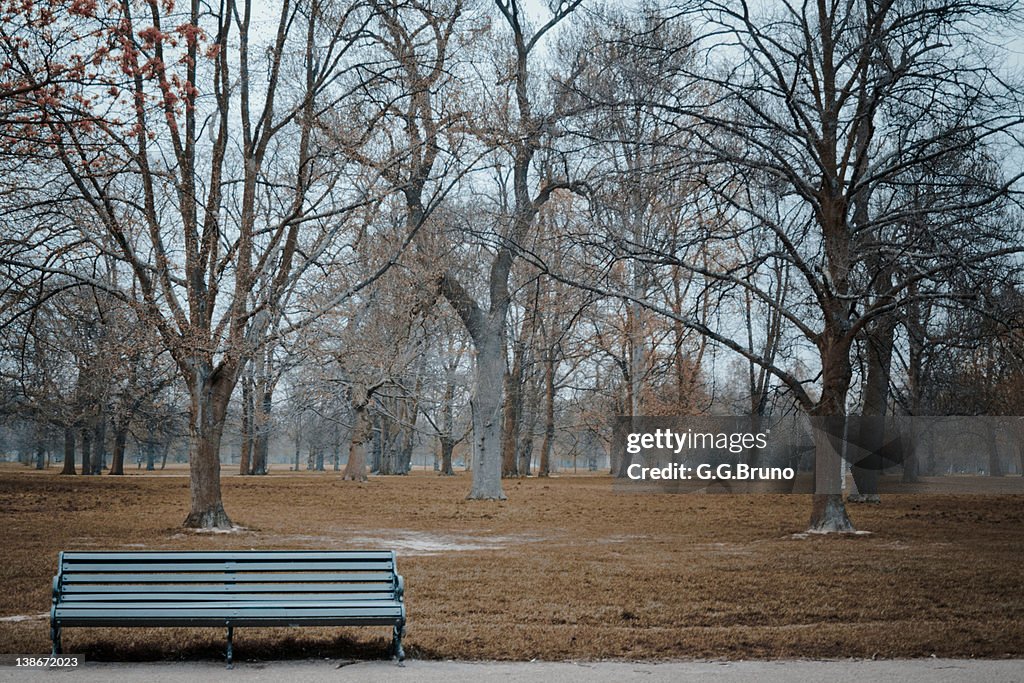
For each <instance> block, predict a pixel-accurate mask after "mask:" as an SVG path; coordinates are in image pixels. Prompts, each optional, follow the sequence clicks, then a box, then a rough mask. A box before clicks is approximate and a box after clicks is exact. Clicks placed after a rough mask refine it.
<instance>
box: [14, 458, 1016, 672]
mask: <svg viewBox="0 0 1024 683" xmlns="http://www.w3.org/2000/svg"><path fill="white" fill-rule="evenodd" d="M227 473H228V472H227V470H226V469H225V474H226V475H227ZM468 476H469V475H468V474H462V475H460V476H456V477H451V478H439V477H436V476H434V475H433V473H426V472H419V473H415V474H413V475H410V476H405V477H377V478H371V480H370V481H369V482H367V483H364V484H357V483H353V482H345V481H342V480H341V477H340V476H339V475H338V474H337V473H334V472H328V473H305V472H303V473H286V472H281V473H273V474H271V475H268V476H266V477H246V478H243V477H237V476H225V478H224V499H225V505H226V507H227V510H228V513H229V515H231V517H232V519H233V520H234V521H235V522H236V523H237V524H239V525H241V526H243V527H245V529H244V530H241V531H237V532H232V533H226V534H223V533H222V534H211V533H194V532H188V531H185V530H183V529H181V528H180V527H179V524H180V522H181V521H182V520H183V519H184V517H185V514H186V511H187V509H186V506H187V502H188V480H187V477H186V476H185V473H184V471H181V470H178V471H174V470H168V471H167V472H164V473H159V474H151V475H148V476H146V475H140V474H139V473H138V472H133V473H131V474H130V475H129V476H125V477H120V478H117V477H110V476H101V477H88V478H86V477H81V476H76V477H61V476H59V475H58V474H57V473H56V471H48V472H35V471H32V470H29V469H26V468H24V467H22V466H20V465H13V464H6V465H0V511H2V520H3V524H2V527H0V529H2V531H0V542H2V547H3V550H2V553H3V561H2V564H0V651H3V652H5V653H22V654H43V653H46V652H49V638H48V628H49V627H48V622H47V620H46V619H45V618H43V617H42V616H41V615H43V614H44V613H45V612H47V611H48V610H49V601H50V578H51V577H52V575H53V574H54V573H55V569H56V559H57V552H58V551H59V550H69V549H80V550H88V549H132V548H136V549H220V548H237V549H248V548H332V549H333V548H369V547H380V548H394V549H396V550H397V551H398V558H399V559H398V564H399V570H400V572H401V573H402V574H403V575H405V578H406V586H407V591H406V599H407V603H408V612H409V626H408V635H407V641H406V642H407V645H406V649H407V652H408V654H409V656H411V657H416V658H442V659H446V658H455V659H516V660H529V659H534V658H539V659H545V660H568V659H618V658H622V659H655V660H659V659H679V658H727V659H728V658H733V659H749V658H788V657H810V658H821V657H873V656H878V657H926V656H930V655H933V654H934V655H937V656H940V657H1007V656H1016V657H1020V656H1022V655H1024V497H1022V496H1013V495H1004V496H972V495H915V496H909V495H908V496H900V497H897V496H892V497H888V498H886V499H884V501H883V504H882V505H880V506H856V507H852V508H851V514H852V516H853V518H854V523H855V524H856V525H857V526H858V528H860V529H863V530H867V531H870V532H871V533H870V534H864V535H853V536H829V537H820V536H810V537H806V536H803V535H802V534H800V532H801V531H803V529H804V528H805V526H806V522H807V518H808V515H809V511H810V500H809V498H808V497H806V496H801V495H657V494H650V495H629V494H616V493H613V492H612V482H611V479H610V478H608V477H604V476H577V477H574V476H564V477H553V478H550V479H524V480H511V481H507V482H506V483H505V490H506V493H507V494H508V497H509V499H508V501H505V502H500V503H490V502H476V501H467V500H465V495H466V492H467V491H468V489H469V480H468ZM24 617H28V618H24ZM223 642H224V633H223V632H222V631H221V630H219V629H75V628H71V629H67V630H66V631H65V634H64V648H65V652H73V653H82V654H85V655H86V657H87V658H88V659H123V660H137V659H177V658H186V659H193V658H217V657H220V656H221V655H222V647H223ZM235 642H236V649H235V651H236V658H238V659H243V660H244V659H250V658H255V659H285V658H293V657H343V658H364V657H367V658H372V657H384V656H386V648H387V645H388V643H389V642H390V633H389V629H385V628H361V629H328V628H302V629H244V628H243V629H239V630H238V631H237V632H236V635H235Z"/></svg>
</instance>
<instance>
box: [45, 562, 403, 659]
mask: <svg viewBox="0 0 1024 683" xmlns="http://www.w3.org/2000/svg"><path fill="white" fill-rule="evenodd" d="M67 626H224V627H226V628H227V664H228V668H231V666H232V658H233V651H232V642H231V640H232V636H233V635H234V629H235V627H236V626H391V627H392V647H391V653H392V656H393V657H394V658H395V659H396V660H397V661H399V662H401V661H402V660H403V659H405V652H404V650H403V649H402V636H403V634H404V631H405V582H404V580H403V579H402V577H401V576H400V575H399V574H398V570H397V567H396V565H395V553H394V551H330V550H258V551H231V552H220V551H142V552H118V551H103V552H98V551H83V552H61V553H60V554H59V556H58V569H57V575H56V576H54V577H53V602H52V606H51V608H50V639H51V640H52V641H53V654H54V655H59V654H61V630H62V629H63V628H64V627H67Z"/></svg>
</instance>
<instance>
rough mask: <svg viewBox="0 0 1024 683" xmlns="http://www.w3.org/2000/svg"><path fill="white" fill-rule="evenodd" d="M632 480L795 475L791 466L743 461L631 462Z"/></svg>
mask: <svg viewBox="0 0 1024 683" xmlns="http://www.w3.org/2000/svg"><path fill="white" fill-rule="evenodd" d="M626 474H627V476H629V478H630V479H634V480H638V481H639V480H655V479H656V480H669V479H676V480H690V479H699V480H726V479H729V480H736V481H786V480H792V479H793V477H795V476H796V473H795V472H794V471H793V468H792V467H753V466H751V465H746V464H743V463H738V464H735V465H732V464H729V463H723V464H721V465H718V466H713V465H709V464H708V463H701V464H700V465H695V466H690V465H682V464H679V463H670V464H668V465H665V466H664V467H644V466H643V465H640V464H639V463H633V464H632V465H630V466H629V469H627V470H626Z"/></svg>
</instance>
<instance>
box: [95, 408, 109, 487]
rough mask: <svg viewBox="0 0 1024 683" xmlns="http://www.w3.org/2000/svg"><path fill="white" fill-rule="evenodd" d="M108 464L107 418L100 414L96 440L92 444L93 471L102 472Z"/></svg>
mask: <svg viewBox="0 0 1024 683" xmlns="http://www.w3.org/2000/svg"><path fill="white" fill-rule="evenodd" d="M106 464H107V420H106V418H105V417H104V416H103V415H100V419H99V421H98V422H97V423H96V440H95V441H94V442H93V444H92V473H93V474H102V472H103V467H104V466H105V465H106Z"/></svg>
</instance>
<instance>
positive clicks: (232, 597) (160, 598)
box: [64, 590, 395, 605]
mask: <svg viewBox="0 0 1024 683" xmlns="http://www.w3.org/2000/svg"><path fill="white" fill-rule="evenodd" d="M394 599H395V592H394V591H393V590H390V591H381V592H379V593H309V592H306V593H166V594H157V595H144V594H141V593H83V594H74V595H65V596H64V604H67V605H78V604H82V603H96V602H116V603H133V602H135V603H138V602H163V603H169V602H173V603H178V602H203V601H218V602H229V601H230V602H246V601H248V602H256V601H277V602H296V601H298V600H316V601H319V602H320V603H327V602H345V601H350V600H394Z"/></svg>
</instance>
